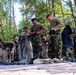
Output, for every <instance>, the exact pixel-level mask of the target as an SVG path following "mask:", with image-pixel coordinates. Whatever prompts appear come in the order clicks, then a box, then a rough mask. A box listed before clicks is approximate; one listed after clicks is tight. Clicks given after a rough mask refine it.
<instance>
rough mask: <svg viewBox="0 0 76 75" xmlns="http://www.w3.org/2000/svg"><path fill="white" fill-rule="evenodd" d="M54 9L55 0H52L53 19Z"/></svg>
mask: <svg viewBox="0 0 76 75" xmlns="http://www.w3.org/2000/svg"><path fill="white" fill-rule="evenodd" d="M54 7H55V0H52V9H53V10H52V11H53V16H54V17H55V11H54Z"/></svg>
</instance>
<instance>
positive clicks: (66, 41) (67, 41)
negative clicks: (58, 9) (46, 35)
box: [62, 24, 72, 57]
mask: <svg viewBox="0 0 76 75" xmlns="http://www.w3.org/2000/svg"><path fill="white" fill-rule="evenodd" d="M71 34H72V29H71V27H70V25H69V24H66V26H65V28H64V29H63V32H62V44H63V50H62V53H63V56H67V57H71V55H72V51H71V49H72V39H71V37H70V35H71Z"/></svg>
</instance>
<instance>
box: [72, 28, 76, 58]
mask: <svg viewBox="0 0 76 75" xmlns="http://www.w3.org/2000/svg"><path fill="white" fill-rule="evenodd" d="M73 37H74V38H73V39H74V57H75V58H76V28H75V29H73Z"/></svg>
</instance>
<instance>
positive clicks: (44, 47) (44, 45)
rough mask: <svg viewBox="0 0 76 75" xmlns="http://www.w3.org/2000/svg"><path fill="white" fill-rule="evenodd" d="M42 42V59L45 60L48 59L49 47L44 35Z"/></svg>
mask: <svg viewBox="0 0 76 75" xmlns="http://www.w3.org/2000/svg"><path fill="white" fill-rule="evenodd" d="M41 41H42V58H44V59H45V58H47V57H48V46H47V41H46V37H45V36H44V35H43V34H42V35H41Z"/></svg>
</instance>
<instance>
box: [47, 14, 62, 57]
mask: <svg viewBox="0 0 76 75" xmlns="http://www.w3.org/2000/svg"><path fill="white" fill-rule="evenodd" d="M46 18H47V19H48V21H49V22H50V23H51V25H50V29H49V35H50V40H51V44H50V56H51V58H59V51H60V50H61V47H60V45H59V44H61V41H60V40H61V35H60V28H61V23H60V21H59V20H58V19H56V18H53V16H52V15H51V14H48V15H47V16H46Z"/></svg>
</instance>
